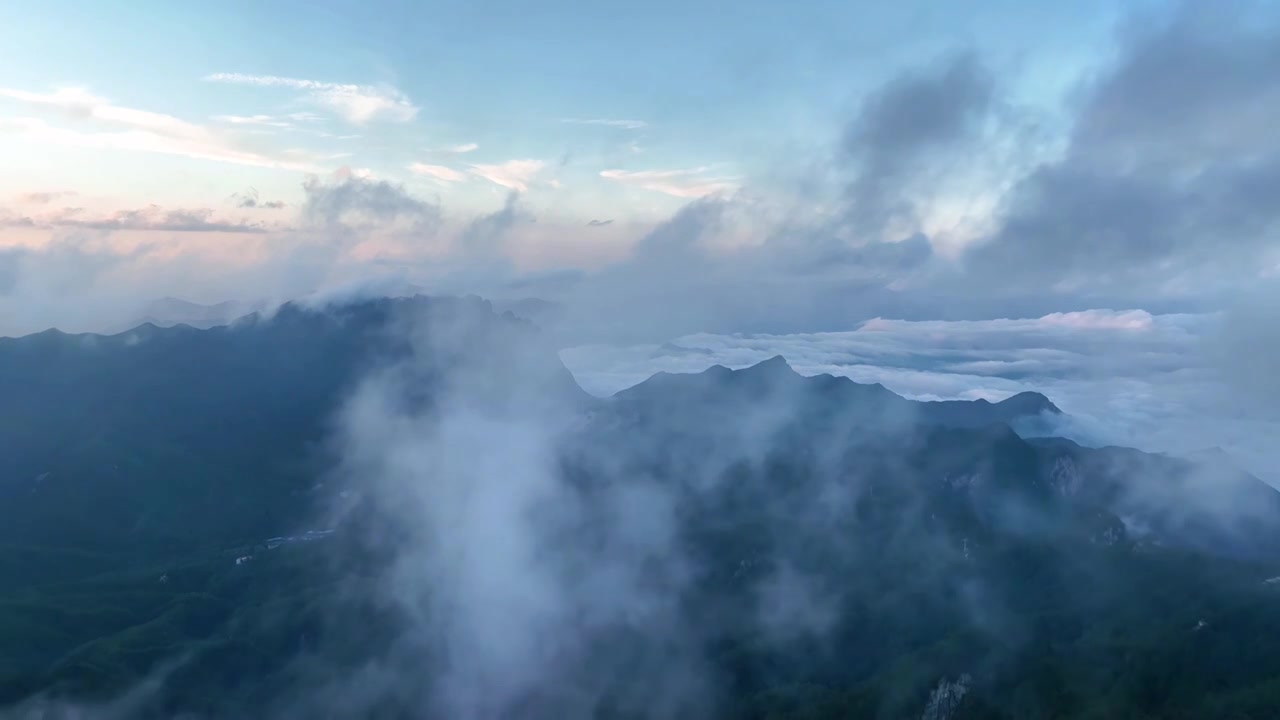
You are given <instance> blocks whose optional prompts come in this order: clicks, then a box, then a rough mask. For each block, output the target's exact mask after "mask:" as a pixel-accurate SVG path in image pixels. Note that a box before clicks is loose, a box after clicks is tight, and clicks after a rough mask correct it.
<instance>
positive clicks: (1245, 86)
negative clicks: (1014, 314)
mask: <svg viewBox="0 0 1280 720" xmlns="http://www.w3.org/2000/svg"><path fill="white" fill-rule="evenodd" d="M1225 5H1226V6H1229V7H1227V8H1223V7H1221V6H1219V5H1217V4H1215V5H1214V6H1213V7H1212V8H1209V7H1208V6H1207V5H1202V4H1190V5H1187V6H1185V7H1183V8H1182V9H1181V11H1180V12H1178V13H1177V14H1176V15H1175V16H1174V17H1173V18H1172V19H1169V20H1167V21H1165V22H1163V23H1158V24H1155V25H1152V26H1148V27H1144V28H1141V29H1134V30H1131V31H1130V32H1129V33H1128V34H1127V35H1125V44H1124V46H1123V47H1122V50H1121V52H1120V55H1119V58H1118V59H1117V61H1116V62H1115V63H1114V64H1113V66H1112V67H1111V68H1109V69H1108V70H1107V71H1106V72H1104V73H1102V74H1101V75H1100V76H1099V77H1098V78H1097V79H1096V80H1095V81H1094V82H1093V83H1092V84H1091V85H1090V86H1088V87H1087V88H1086V89H1085V92H1084V94H1083V101H1082V103H1081V105H1080V107H1079V111H1078V114H1077V116H1076V119H1075V124H1074V129H1073V131H1072V133H1071V135H1070V137H1069V140H1068V145H1067V147H1066V150H1065V152H1064V153H1063V154H1062V156H1061V158H1060V159H1057V160H1055V161H1053V162H1049V163H1046V164H1044V165H1042V166H1040V167H1039V168H1037V169H1036V170H1034V171H1033V172H1032V173H1031V174H1030V175H1028V176H1027V177H1026V178H1025V179H1024V180H1022V181H1021V182H1020V183H1018V184H1017V186H1016V187H1015V188H1014V189H1013V190H1012V191H1011V192H1010V194H1009V196H1008V197H1007V198H1006V212H1005V216H1004V218H1003V222H1002V224H1001V226H1000V228H999V230H998V231H997V232H996V233H995V234H994V236H993V237H992V238H991V239H990V241H989V242H988V243H986V244H985V245H984V246H982V247H979V248H977V249H976V250H974V251H973V252H972V253H970V256H969V258H967V262H968V265H969V267H970V269H971V270H972V271H973V272H975V273H976V274H978V275H979V276H981V277H982V278H991V277H993V276H998V277H1001V278H1004V279H1005V280H1006V281H1007V282H1008V283H1010V284H1015V285H1016V284H1023V285H1042V284H1043V283H1045V282H1061V283H1066V284H1076V285H1087V286H1089V287H1093V288H1101V289H1106V288H1115V287H1126V286H1128V287H1135V286H1136V287H1138V288H1141V289H1142V290H1143V291H1146V292H1148V293H1154V292H1157V291H1158V290H1159V289H1160V288H1161V286H1162V285H1164V286H1167V285H1169V284H1171V283H1186V282H1188V281H1194V282H1197V283H1199V284H1201V285H1204V284H1215V283H1216V284H1224V283H1225V284H1238V283H1239V282H1241V280H1242V278H1241V275H1247V274H1250V273H1252V272H1254V271H1256V270H1257V269H1258V267H1259V264H1260V263H1261V262H1264V261H1266V260H1267V259H1269V258H1270V259H1272V260H1273V261H1274V260H1275V259H1276V258H1275V255H1274V252H1275V248H1276V247H1277V242H1278V239H1280V235H1278V234H1277V232H1278V231H1280V204H1277V203H1276V202H1275V198H1276V197H1280V134H1277V133H1275V132H1274V130H1273V128H1274V125H1275V118H1277V117H1280V23H1277V22H1276V21H1275V20H1274V19H1272V20H1271V21H1270V22H1268V23H1255V22H1254V21H1253V20H1254V18H1252V16H1251V15H1250V14H1249V13H1248V12H1246V10H1247V9H1249V8H1251V7H1256V6H1255V5H1251V4H1248V3H1243V2H1239V3H1237V2H1229V3H1225ZM1243 279H1245V280H1247V277H1246V278H1243Z"/></svg>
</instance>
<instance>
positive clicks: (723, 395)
mask: <svg viewBox="0 0 1280 720" xmlns="http://www.w3.org/2000/svg"><path fill="white" fill-rule="evenodd" d="M500 309H501V308H500ZM375 390H376V391H377V393H380V394H377V393H375V392H374V391H375ZM0 397H3V398H4V399H5V401H4V402H3V403H2V404H0V428H2V430H0V647H2V648H4V649H5V650H6V652H4V653H0V703H7V704H9V705H10V707H11V708H13V710H12V712H14V713H18V714H17V715H16V716H17V717H27V715H23V714H21V713H35V712H47V713H53V714H54V716H57V715H56V713H59V712H61V713H64V716H68V717H70V716H71V715H70V713H72V712H81V711H85V708H89V710H88V712H97V713H99V714H101V715H103V716H118V717H172V716H178V715H182V714H186V715H189V716H190V715H194V716H196V717H320V716H323V717H423V716H453V717H456V716H458V713H457V709H456V708H457V707H459V706H457V705H448V704H447V703H446V704H443V705H442V704H441V703H442V702H445V701H444V700H442V698H444V699H445V700H448V702H454V703H456V702H460V701H459V700H458V699H457V698H458V697H461V696H460V695H459V693H460V692H461V691H460V690H459V689H458V688H459V687H462V686H461V685H458V684H457V681H456V678H457V677H458V676H459V673H461V672H462V670H465V669H468V668H471V669H472V670H475V673H476V676H477V677H489V678H490V680H489V681H487V682H489V683H490V684H489V685H486V688H487V689H486V690H485V691H484V692H481V693H475V695H476V697H479V698H481V699H483V700H484V701H485V702H487V703H491V705H486V706H485V709H484V711H483V712H480V711H478V710H474V708H472V710H473V711H474V715H475V716H485V717H547V718H551V717H608V718H615V717H616V718H642V717H708V716H717V717H743V718H746V717H751V718H783V717H796V718H801V717H803V718H823V717H855V718H857V717H868V718H871V717H876V718H879V717H890V718H897V717H904V718H905V717H926V718H930V719H931V720H948V719H949V720H962V719H964V718H1024V717H1046V718H1048V717H1055V718H1057V717H1061V718H1094V717H1099V718H1101V717H1142V718H1147V717H1149V718H1181V717H1185V718H1215V717H1221V718H1263V717H1273V716H1274V715H1272V714H1271V713H1272V712H1273V709H1274V708H1276V707H1280V646H1277V645H1276V644H1275V643H1274V642H1271V641H1270V640H1269V638H1270V637H1271V633H1273V632H1274V631H1275V630H1277V629H1280V595H1277V592H1280V587H1277V585H1276V584H1275V583H1270V582H1268V581H1269V580H1271V579H1272V578H1275V577H1277V576H1280V562H1278V561H1280V556H1278V555H1277V550H1280V493H1278V492H1277V491H1276V490H1274V489H1273V488H1271V487H1270V486H1268V485H1266V484H1265V483H1263V482H1261V481H1259V480H1258V479H1257V478H1254V477H1252V476H1249V475H1248V474H1246V473H1243V472H1241V471H1239V470H1238V469H1235V468H1234V467H1232V466H1231V465H1230V463H1229V462H1228V461H1227V460H1226V459H1225V458H1222V457H1220V456H1217V455H1209V456H1200V457H1196V458H1193V459H1187V458H1175V457H1170V456H1165V455H1156V454H1149V453H1143V452H1140V451H1137V450H1132V449H1127V448H1119V447H1102V448H1092V447H1084V446H1081V445H1079V444H1077V443H1074V442H1072V441H1070V440H1066V439H1063V438H1057V437H1052V436H1050V435H1048V433H1051V432H1052V429H1053V428H1054V427H1056V421H1057V420H1058V419H1060V418H1061V415H1062V413H1061V410H1060V409H1059V408H1058V407H1057V406H1055V405H1054V403H1053V402H1051V400H1050V399H1049V398H1047V397H1045V396H1044V395H1041V394H1038V393H1034V392H1028V393H1021V394H1018V395H1014V396H1012V397H1009V398H1007V399H1005V400H1003V401H1000V402H994V403H992V402H987V401H985V400H978V401H972V402H970V401H949V402H916V401H912V400H908V399H905V398H903V397H901V396H899V395H896V394H894V393H893V392H891V391H890V390H888V389H886V388H884V387H883V386H880V385H865V384H859V383H855V382H853V381H851V380H849V379H848V378H843V377H834V376H831V375H819V376H813V377H805V376H801V375H799V374H797V373H796V372H795V371H794V370H792V369H791V367H790V366H789V365H788V364H787V362H786V360H785V359H784V358H782V357H775V358H772V359H770V360H767V361H764V362H762V363H759V364H757V365H754V366H752V367H748V368H743V369H738V370H733V369H728V368H725V367H721V366H714V367H711V368H709V369H707V370H705V371H703V372H701V373H696V374H666V373H659V374H657V375H655V376H653V377H651V378H649V379H648V380H646V381H644V382H642V383H640V384H638V385H636V386H634V387H631V388H629V389H627V390H624V391H622V392H619V393H617V394H616V395H614V396H612V397H609V398H595V397H592V396H590V395H588V394H587V393H585V392H583V391H582V390H581V389H580V388H579V387H578V386H577V384H576V383H575V382H574V381H573V378H572V376H571V375H570V374H569V373H568V371H567V370H565V369H564V367H563V365H562V364H560V362H559V359H558V357H557V355H556V353H555V348H554V347H552V346H551V345H549V344H548V343H547V342H546V340H545V339H544V338H542V336H541V335H540V334H539V332H538V330H537V328H536V327H535V326H534V325H533V324H532V323H530V322H529V321H527V320H523V319H521V318H519V317H517V316H516V314H513V313H512V312H500V311H495V309H494V305H493V304H491V303H488V302H487V301H483V300H479V299H475V298H467V299H452V298H427V297H422V296H414V297H404V298H397V299H379V300H366V301H357V302H351V303H347V304H336V305H328V306H314V307H313V306H303V305H297V304H286V305H284V306H282V307H280V308H279V309H277V310H276V311H274V312H272V313H269V314H268V313H256V314H250V315H248V316H246V317H243V318H241V319H239V320H237V321H236V322H234V323H230V324H226V325H214V326H212V327H208V328H203V329H202V328H196V327H191V326H190V325H175V326H172V327H159V326H157V325H154V324H143V325H140V326H138V327H135V328H133V329H131V330H129V331H127V332H124V333H119V334H115V335H107V336H103V335H70V334H65V333H61V332H58V331H54V330H50V331H47V332H44V333H40V334H37V335H31V336H27V337H22V338H5V339H0ZM371 397H376V398H377V399H378V402H379V403H381V404H376V405H369V404H368V403H369V402H371V401H370V398H371ZM369 408H382V409H384V410H385V409H386V408H393V409H394V412H393V413H392V414H391V417H390V419H386V418H383V420H385V423H384V425H379V426H377V427H370V423H371V422H372V420H371V419H370V418H372V417H373V415H372V414H371V413H372V411H371V410H370V409H369ZM384 414H385V413H384ZM460 418H461V419H460ZM463 420H465V421H466V422H465V424H463ZM353 426H354V429H353ZM353 434H354V436H355V438H356V439H355V440H353V439H352V436H353ZM439 437H444V438H448V439H449V440H448V442H444V441H441V440H439V439H438V438H439ZM419 438H420V440H419ZM464 440H465V441H466V442H468V443H470V442H481V441H483V442H485V443H490V445H488V446H485V445H484V444H480V445H479V446H476V447H472V446H471V445H466V444H464ZM368 448H372V449H373V451H370V450H368ZM406 458H408V459H407V460H406ZM410 460H412V463H413V464H412V465H411V466H410V467H412V468H418V467H421V468H426V469H423V470H421V471H419V470H414V471H413V472H409V473H408V476H409V479H408V480H406V479H404V478H402V477H401V476H402V475H405V473H406V472H407V471H405V470H404V467H405V466H404V465H403V463H404V462H409V461H410ZM397 463H400V464H397ZM534 466H536V467H537V468H539V470H538V473H533V471H532V470H530V469H529V468H530V467H534ZM450 468H456V473H458V474H460V475H461V476H465V477H467V478H469V479H468V480H467V482H466V483H465V484H464V485H462V486H460V487H465V488H467V490H466V492H467V493H480V495H479V496H478V498H479V499H476V498H475V497H472V496H471V495H467V494H466V493H463V494H462V495H457V494H453V493H444V494H442V491H441V490H439V489H438V488H434V487H433V486H432V483H437V484H439V483H444V482H445V480H444V479H442V478H444V477H445V476H446V475H448V474H449V473H450V472H455V471H452V470H450ZM392 480H394V484H391V483H392ZM548 488H551V489H550V490H549V489H548ZM486 492H487V493H490V494H486ZM423 498H425V500H424V499H423ZM415 503H421V504H415ZM508 506H511V507H514V508H515V510H513V511H511V513H507V511H506V510H503V508H507V507H508ZM441 508H443V509H441ZM477 513H479V514H477ZM512 513H513V514H512ZM455 516H456V517H455ZM530 517H533V518H535V519H530ZM494 518H497V520H494ZM476 519H482V520H484V521H485V522H490V521H492V522H493V524H492V526H486V528H484V529H483V530H484V531H483V532H482V533H480V532H477V531H476V528H475V527H473V525H474V522H473V521H475V520H476ZM455 520H456V522H455ZM433 523H434V524H433ZM437 526H439V527H437ZM513 528H514V529H513ZM516 530H520V532H519V533H516ZM423 533H426V534H425V535H424V534H423ZM424 538H426V539H424ZM506 540H511V541H512V542H516V543H517V544H519V545H521V547H520V548H511V547H507V546H505V545H503V542H504V541H506ZM464 541H465V542H464ZM454 542H456V543H459V545H458V547H459V548H460V549H461V550H460V551H465V552H467V553H469V554H468V557H470V558H472V559H471V560H470V561H468V563H469V564H467V565H464V566H462V567H461V568H459V567H455V566H453V565H450V564H448V563H447V562H445V560H446V559H447V558H450V557H453V556H452V555H448V554H440V553H442V552H443V551H442V550H440V548H441V547H444V548H448V547H452V545H451V543H454ZM495 544H496V545H495ZM522 548H523V549H522ZM526 551H528V552H533V551H537V552H533V554H532V555H528V554H527V553H526ZM512 557H517V558H525V559H524V560H522V561H521V563H514V564H513V563H512V562H510V558H512ZM530 558H534V559H530ZM485 563H489V564H485ZM531 563H532V564H533V567H536V569H537V573H536V575H535V574H534V573H533V570H531V569H530V567H531V565H530V564H531ZM437 566H438V567H437ZM491 566H492V567H491ZM406 567H408V568H410V569H411V570H413V575H412V577H414V578H418V577H419V576H424V577H427V578H430V579H431V580H432V581H431V582H424V583H423V588H419V587H418V585H417V584H412V585H409V586H408V587H412V588H413V591H414V593H419V592H420V593H421V594H420V595H417V594H413V595H412V597H413V598H414V601H413V602H411V603H409V604H408V605H405V604H404V603H403V601H402V600H397V602H400V603H401V604H399V605H397V604H395V603H392V602H391V601H389V600H388V599H387V594H386V592H385V591H386V588H387V587H388V585H387V583H388V582H389V579H395V580H396V583H395V587H396V588H398V589H399V590H401V591H403V590H404V589H405V587H406V581H405V580H404V575H403V574H404V573H405V572H407V570H406ZM419 567H427V568H429V569H430V572H428V571H427V570H421V571H419V570H418V569H414V568H419ZM490 571H492V572H495V573H497V574H495V575H492V578H496V579H490V578H491V576H490V575H489V574H488V573H489V572H490ZM476 573H480V575H481V576H482V579H483V580H484V582H481V583H479V584H477V582H478V581H477V580H476V577H477V576H476ZM526 576H528V577H526ZM513 577H516V578H518V579H519V580H520V582H519V583H517V581H516V580H515V579H512V578H513ZM493 583H496V584H493ZM504 583H505V584H504ZM475 587H479V588H482V589H483V590H484V591H483V592H478V591H477V592H473V591H472V590H473V588H475ZM538 588H541V590H538V591H537V592H535V590H537V589H538ZM548 588H550V589H553V590H554V591H555V592H554V593H552V594H548V593H550V592H551V590H548ZM514 590H518V591H519V593H516V595H520V596H519V597H516V596H512V597H509V598H508V599H506V600H503V601H501V602H500V601H497V600H492V598H493V597H494V596H493V594H492V593H504V592H511V591H514ZM464 591H466V592H465V593H464ZM520 593H525V594H527V595H528V597H527V598H526V597H524V596H523V595H521V594H520ZM455 594H456V596H457V597H463V598H465V599H466V601H467V602H468V603H481V605H484V604H485V603H489V602H493V603H496V604H495V605H494V607H497V608H499V609H500V610H501V612H494V613H492V614H491V615H483V616H478V615H475V614H474V613H471V612H462V611H460V610H459V609H457V607H456V606H455V605H452V604H443V605H442V604H440V602H441V598H442V597H449V598H452V597H455ZM548 597H554V598H556V599H557V603H558V604H557V605H556V609H557V611H559V610H560V606H561V605H563V606H564V607H565V608H568V609H571V610H572V612H570V613H568V615H572V616H573V619H572V620H566V619H563V618H561V617H560V615H559V614H557V613H552V615H551V616H552V617H555V618H558V619H557V620H556V622H555V623H550V621H548V620H547V619H546V618H547V617H548V616H547V615H546V612H549V611H547V610H546V608H545V603H546V602H547V598H548ZM455 599H456V598H455ZM419 602H420V604H421V605H422V606H423V607H426V608H429V609H430V611H429V612H424V613H418V612H417V611H415V610H414V608H416V607H418V605H416V604H414V603H419ZM540 602H541V603H544V604H543V605H540V604H539V603H540ZM482 611H483V610H477V611H475V612H477V613H478V612H482ZM535 611H537V612H535ZM579 616H580V617H579ZM475 617H481V618H482V619H483V620H484V622H470V623H462V622H461V621H460V620H458V621H457V623H458V626H457V627H454V626H453V625H452V624H451V623H452V622H454V621H451V620H450V618H455V620H456V619H457V618H464V619H465V618H475ZM512 617H515V618H517V619H518V618H526V622H524V623H523V624H521V623H519V622H518V621H517V619H511V618H512ZM566 617H567V616H566ZM494 623H497V624H499V625H501V627H502V628H504V632H505V633H506V634H504V635H502V636H501V637H502V638H504V639H503V640H502V641H501V642H502V643H507V644H509V646H510V652H509V654H510V655H511V656H512V657H517V656H518V653H519V652H520V651H521V650H520V648H522V647H524V646H523V645H521V640H522V638H525V636H526V635H528V636H529V637H537V638H539V639H538V641H537V642H536V643H535V646H536V648H535V649H536V650H537V652H536V653H534V655H530V656H529V657H534V656H537V657H539V658H542V659H541V660H539V661H538V662H537V663H534V664H535V665H537V666H538V670H537V671H536V672H535V671H533V670H531V669H529V668H528V667H526V666H525V665H521V666H520V667H519V668H518V673H517V672H516V671H517V668H516V667H515V666H509V665H506V664H502V663H499V662H497V661H496V660H489V661H487V662H488V664H484V663H480V664H478V665H475V667H473V666H472V665H468V664H467V659H468V658H471V660H472V662H473V664H474V663H479V661H478V660H475V659H474V657H473V656H475V652H478V651H475V652H469V651H468V650H467V649H466V648H465V647H464V648H461V649H460V648H459V647H458V646H457V643H459V642H462V641H463V640H474V639H475V637H477V636H476V635H475V634H474V633H476V632H478V631H477V630H476V628H488V627H490V626H492V625H493V624H494ZM459 627H462V628H466V629H468V632H469V633H471V634H465V635H458V634H457V633H458V632H461V631H460V630H459V629H458V628H459ZM550 630H554V631H555V632H554V633H553V634H552V635H550V636H548V635H547V634H546V633H547V632H550ZM484 637H488V636H487V635H484ZM423 638H425V639H423ZM408 639H413V642H409V640H408ZM451 643H452V644H451ZM500 644H501V643H500ZM442 647H443V648H451V649H449V650H448V651H447V652H442V650H441V648H442ZM484 657H487V656H484ZM371 668H374V669H376V672H374V675H368V673H370V672H373V670H371ZM460 668H461V669H460ZM495 668H496V669H495ZM499 671H503V672H505V674H503V675H501V677H498V676H490V675H489V674H490V673H494V672H499ZM512 673H516V674H517V675H519V676H520V677H524V676H525V675H528V676H529V677H530V678H533V679H531V680H528V681H527V682H523V683H514V682H508V681H507V679H509V676H510V675H511V674H512ZM468 677H470V676H468ZM695 677H696V678H697V680H698V682H697V683H696V685H697V687H696V688H694V687H693V685H692V684H691V683H690V682H689V680H690V678H695ZM339 679H340V681H339ZM535 680H536V681H535ZM379 683H382V684H379ZM463 685H465V683H464V684H463ZM466 697H471V695H466ZM85 703H88V704H87V705H86V704H85ZM467 707H472V706H467ZM449 708H453V712H450V711H449V710H448V709H449ZM112 713H114V715H112ZM0 717H4V715H3V714H0Z"/></svg>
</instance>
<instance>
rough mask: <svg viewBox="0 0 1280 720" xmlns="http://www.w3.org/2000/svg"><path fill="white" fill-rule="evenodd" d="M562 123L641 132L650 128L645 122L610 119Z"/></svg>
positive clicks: (572, 119)
mask: <svg viewBox="0 0 1280 720" xmlns="http://www.w3.org/2000/svg"><path fill="white" fill-rule="evenodd" d="M560 122H562V123H566V124H569V125H602V126H604V127H611V128H618V129H621V130H639V129H641V128H645V127H648V126H649V124H648V123H646V122H645V121H643V120H611V119H608V118H587V119H582V118H565V119H564V120H561V121H560Z"/></svg>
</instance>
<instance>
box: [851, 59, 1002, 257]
mask: <svg viewBox="0 0 1280 720" xmlns="http://www.w3.org/2000/svg"><path fill="white" fill-rule="evenodd" d="M996 97H997V95H996V83H995V78H994V77H993V76H992V75H991V73H990V72H989V71H988V70H987V69H986V68H985V67H984V66H983V65H982V64H981V63H980V62H979V60H978V58H977V57H976V56H975V55H973V54H969V53H965V54H959V55H952V56H948V57H945V58H942V59H940V60H939V61H937V62H935V63H933V64H932V65H930V66H927V67H925V68H923V69H920V70H914V71H910V72H908V73H906V74H904V75H902V76H900V77H897V78H895V79H893V80H891V81H889V82H888V83H886V84H885V85H884V86H882V87H881V88H880V89H879V90H878V91H876V92H875V93H873V94H872V95H871V96H870V98H868V99H867V101H866V102H865V103H864V104H863V106H862V109H861V111H860V112H859V113H858V115H857V117H856V118H855V119H854V120H853V122H852V123H850V125H849V126H848V128H847V129H846V130H845V134H844V137H843V139H842V142H841V146H840V158H841V160H843V161H847V162H850V163H851V164H852V167H853V171H854V173H855V177H854V179H853V181H852V182H851V183H850V185H849V186H848V188H847V196H846V201H847V203H848V205H847V207H846V210H845V215H844V217H843V218H842V220H843V221H844V222H846V223H848V224H849V225H851V228H850V229H851V230H852V231H853V232H854V233H855V235H856V236H859V237H861V238H863V239H866V240H873V239H879V236H880V235H881V234H882V233H883V232H884V231H885V230H886V229H888V228H889V227H890V226H891V225H892V224H893V223H895V222H896V221H904V220H905V221H908V222H914V221H915V220H916V217H915V216H916V209H915V207H914V205H913V202H912V198H911V192H912V191H913V190H916V189H918V186H919V185H920V184H922V183H927V182H929V181H930V180H932V179H934V177H935V176H936V175H937V173H939V172H940V171H942V170H943V169H945V167H946V166H947V165H948V164H949V163H950V162H952V161H953V160H954V153H955V152H956V151H957V150H959V149H963V148H964V147H965V146H966V145H967V144H969V143H971V142H972V141H973V140H974V138H975V136H976V135H977V134H978V132H979V131H980V130H981V129H982V126H983V123H984V122H985V121H987V120H988V119H989V118H990V117H991V110H992V107H993V104H994V103H995V101H996Z"/></svg>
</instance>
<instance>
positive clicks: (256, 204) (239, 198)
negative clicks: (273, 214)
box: [231, 188, 287, 210]
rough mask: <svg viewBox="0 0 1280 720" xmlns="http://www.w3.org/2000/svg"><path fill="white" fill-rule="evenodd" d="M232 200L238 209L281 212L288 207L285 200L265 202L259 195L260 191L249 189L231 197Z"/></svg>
mask: <svg viewBox="0 0 1280 720" xmlns="http://www.w3.org/2000/svg"><path fill="white" fill-rule="evenodd" d="M231 200H232V202H234V203H235V205H236V207H238V208H246V209H262V210H280V209H282V208H285V207H287V205H286V204H285V202H284V201H283V200H263V199H262V198H261V197H260V196H259V195H258V191H257V190H256V189H254V188H249V189H248V190H246V191H245V192H242V193H235V194H233V195H232V196H231Z"/></svg>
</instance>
